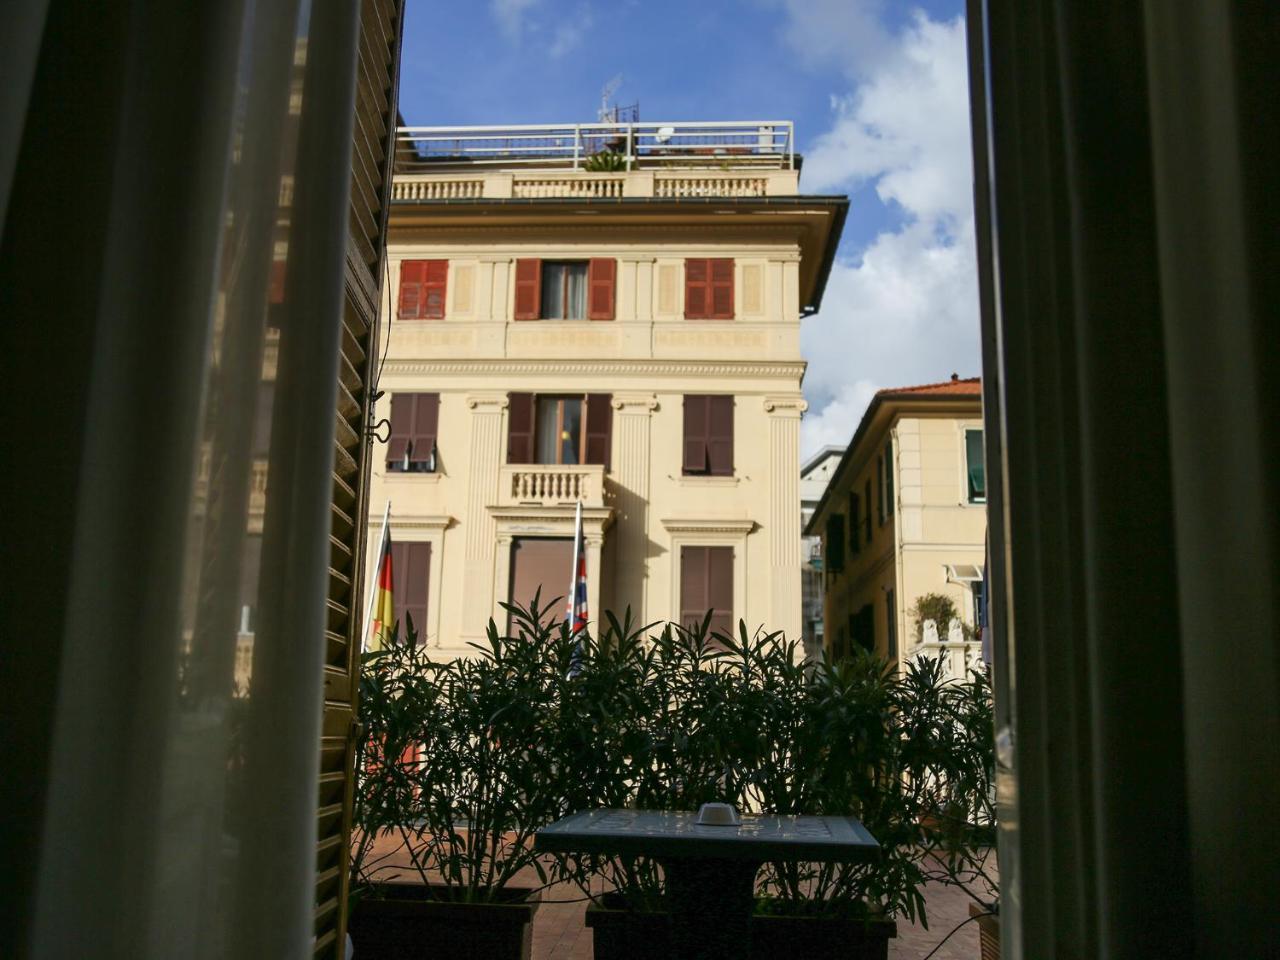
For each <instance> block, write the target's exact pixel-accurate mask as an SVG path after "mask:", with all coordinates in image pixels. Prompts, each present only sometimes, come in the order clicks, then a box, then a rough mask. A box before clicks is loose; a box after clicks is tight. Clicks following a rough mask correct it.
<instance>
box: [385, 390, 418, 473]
mask: <svg viewBox="0 0 1280 960" xmlns="http://www.w3.org/2000/svg"><path fill="white" fill-rule="evenodd" d="M415 397H416V394H412V393H393V394H392V395H391V439H390V440H388V441H387V466H388V467H390V466H391V465H392V464H393V463H399V462H401V461H402V460H404V455H405V454H406V453H408V452H409V444H410V443H411V442H412V440H413V415H414V404H415Z"/></svg>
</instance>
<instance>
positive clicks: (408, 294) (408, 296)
mask: <svg viewBox="0 0 1280 960" xmlns="http://www.w3.org/2000/svg"><path fill="white" fill-rule="evenodd" d="M426 278H427V261H426V260H403V261H401V263H400V304H399V310H398V311H397V316H399V318H400V319H401V320H417V319H419V318H420V317H421V316H422V306H423V305H422V287H423V284H424V283H425V282H426Z"/></svg>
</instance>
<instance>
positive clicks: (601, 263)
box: [587, 259, 618, 320]
mask: <svg viewBox="0 0 1280 960" xmlns="http://www.w3.org/2000/svg"><path fill="white" fill-rule="evenodd" d="M617 276H618V261H617V260H613V259H606V260H592V261H591V262H590V263H589V264H588V265H587V298H588V299H587V319H588V320H612V319H613V317H614V304H615V300H616V293H615V291H616V288H617Z"/></svg>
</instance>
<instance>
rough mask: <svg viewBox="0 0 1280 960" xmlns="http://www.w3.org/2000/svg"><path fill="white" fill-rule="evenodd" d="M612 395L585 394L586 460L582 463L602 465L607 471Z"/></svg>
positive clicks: (610, 434)
mask: <svg viewBox="0 0 1280 960" xmlns="http://www.w3.org/2000/svg"><path fill="white" fill-rule="evenodd" d="M612 401H613V394H610V393H589V394H587V451H586V452H587V458H586V460H585V461H583V462H584V463H603V464H604V468H605V469H606V470H608V469H609V466H610V464H609V454H610V452H611V451H612V448H613V402H612Z"/></svg>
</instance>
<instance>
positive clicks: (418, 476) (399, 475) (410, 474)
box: [382, 469, 444, 483]
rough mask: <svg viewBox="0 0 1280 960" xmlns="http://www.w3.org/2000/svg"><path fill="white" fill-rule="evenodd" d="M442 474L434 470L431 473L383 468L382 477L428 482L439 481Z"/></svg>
mask: <svg viewBox="0 0 1280 960" xmlns="http://www.w3.org/2000/svg"><path fill="white" fill-rule="evenodd" d="M442 476H444V474H442V473H440V471H438V470H436V471H434V472H432V473H420V472H415V471H406V470H385V469H384V470H383V471H382V477H383V479H384V480H414V481H427V482H428V483H439V482H440V478H441V477H442Z"/></svg>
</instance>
